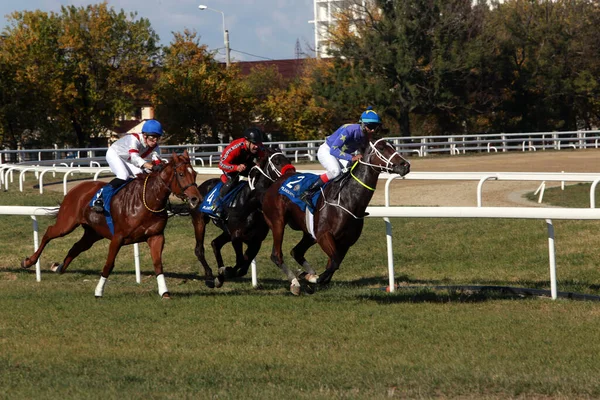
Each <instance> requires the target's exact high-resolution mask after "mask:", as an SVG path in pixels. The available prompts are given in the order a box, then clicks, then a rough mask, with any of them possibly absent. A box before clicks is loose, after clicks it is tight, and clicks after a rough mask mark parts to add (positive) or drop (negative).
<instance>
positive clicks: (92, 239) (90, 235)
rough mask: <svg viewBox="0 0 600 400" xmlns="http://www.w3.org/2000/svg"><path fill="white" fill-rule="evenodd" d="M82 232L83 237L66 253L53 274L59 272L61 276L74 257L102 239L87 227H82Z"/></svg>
mask: <svg viewBox="0 0 600 400" xmlns="http://www.w3.org/2000/svg"><path fill="white" fill-rule="evenodd" d="M83 230H84V232H83V236H82V237H81V239H79V241H78V242H77V243H75V244H74V245H73V247H71V250H69V253H67V256H66V257H65V259H64V260H63V262H62V264H59V265H58V266H56V268H55V269H53V270H54V271H55V272H59V273H61V274H62V273H64V272H65V271H66V269H67V267H68V266H69V264H71V261H73V259H74V258H75V257H77V256H78V255H80V254H81V253H83V252H84V251H87V250H89V249H90V247H92V245H93V244H94V243H96V242H97V241H98V240H100V239H102V236H101V235H99V234H98V233H96V231H95V230H93V229H92V228H90V227H89V226H87V225H84V227H83Z"/></svg>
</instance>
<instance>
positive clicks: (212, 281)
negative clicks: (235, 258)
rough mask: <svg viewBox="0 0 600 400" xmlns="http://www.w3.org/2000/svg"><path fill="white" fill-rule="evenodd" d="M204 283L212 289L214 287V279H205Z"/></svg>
mask: <svg viewBox="0 0 600 400" xmlns="http://www.w3.org/2000/svg"><path fill="white" fill-rule="evenodd" d="M204 284H205V285H206V287H207V288H209V289H214V288H215V280H214V279H210V280H206V281H204Z"/></svg>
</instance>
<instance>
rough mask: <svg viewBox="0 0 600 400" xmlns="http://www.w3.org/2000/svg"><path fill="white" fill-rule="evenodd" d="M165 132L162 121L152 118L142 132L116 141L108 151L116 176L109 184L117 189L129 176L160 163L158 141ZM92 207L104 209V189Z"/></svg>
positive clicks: (100, 210)
mask: <svg viewBox="0 0 600 400" xmlns="http://www.w3.org/2000/svg"><path fill="white" fill-rule="evenodd" d="M162 134H163V129H162V126H161V124H160V122H158V121H156V120H154V119H150V120H148V121H146V122H145V123H144V125H142V133H141V134H139V133H132V134H129V135H126V136H123V137H122V138H121V139H119V140H117V141H116V142H114V143H113V144H112V145H111V146H110V147H109V148H108V150H107V151H106V161H107V162H108V166H109V167H110V170H111V171H112V172H113V173H114V174H115V175H116V178H115V179H113V180H112V181H110V182H109V183H108V184H109V185H110V186H111V187H112V188H113V190H114V189H117V188H118V187H119V186H121V185H122V184H123V183H125V181H126V180H127V179H129V178H132V177H135V176H136V175H137V174H139V173H141V172H144V171H150V170H151V169H152V166H153V165H155V164H160V163H161V161H162V158H161V157H160V148H159V146H158V142H159V141H160V138H161V136H162ZM92 209H93V210H94V211H96V212H100V213H101V212H103V211H104V200H103V198H102V191H100V193H99V195H98V197H97V198H96V200H95V201H94V205H93V206H92Z"/></svg>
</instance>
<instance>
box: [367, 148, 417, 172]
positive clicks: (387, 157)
mask: <svg viewBox="0 0 600 400" xmlns="http://www.w3.org/2000/svg"><path fill="white" fill-rule="evenodd" d="M363 159H364V161H363V162H364V163H365V164H368V165H370V166H372V167H373V168H375V169H377V170H379V171H380V172H388V173H392V174H399V175H400V176H404V175H406V174H408V173H409V172H410V163H409V162H408V161H406V159H405V158H404V157H402V156H401V155H400V153H398V152H397V151H396V148H395V147H394V146H393V145H392V144H391V143H390V142H388V141H387V140H385V139H379V140H377V141H376V142H374V143H373V142H369V147H368V148H367V149H366V151H365V154H364V157H363Z"/></svg>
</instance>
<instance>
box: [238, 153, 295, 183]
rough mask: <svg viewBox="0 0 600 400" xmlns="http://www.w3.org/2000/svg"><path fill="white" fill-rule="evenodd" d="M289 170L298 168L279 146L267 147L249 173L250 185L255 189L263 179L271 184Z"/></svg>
mask: <svg viewBox="0 0 600 400" xmlns="http://www.w3.org/2000/svg"><path fill="white" fill-rule="evenodd" d="M288 171H296V169H295V168H294V166H293V165H292V163H291V161H290V160H289V159H288V158H287V157H286V156H285V155H284V154H283V153H282V152H281V150H280V149H279V148H277V147H275V148H273V147H265V148H264V149H263V153H262V155H261V157H260V158H259V159H258V164H257V165H255V166H254V167H252V169H251V170H250V173H249V174H248V180H249V181H250V187H251V188H252V189H254V188H255V187H256V186H257V185H258V184H259V182H261V181H263V180H264V181H266V182H267V185H270V184H271V183H273V182H275V180H276V179H277V178H279V177H280V176H282V175H284V174H285V173H286V172H288Z"/></svg>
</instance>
